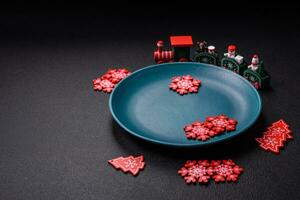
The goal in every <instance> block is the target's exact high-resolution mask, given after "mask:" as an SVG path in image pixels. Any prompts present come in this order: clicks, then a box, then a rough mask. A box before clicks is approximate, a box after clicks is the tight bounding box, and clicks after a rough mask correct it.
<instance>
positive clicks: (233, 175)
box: [211, 160, 244, 183]
mask: <svg viewBox="0 0 300 200" xmlns="http://www.w3.org/2000/svg"><path fill="white" fill-rule="evenodd" d="M211 166H212V167H213V172H214V175H213V179H214V180H215V182H217V183H218V182H225V181H228V182H229V181H233V182H236V181H237V180H238V177H239V175H240V174H241V173H242V172H243V171H244V169H243V168H241V167H240V166H238V165H236V164H235V163H234V162H233V161H232V160H223V161H220V160H217V161H215V160H213V161H211Z"/></svg>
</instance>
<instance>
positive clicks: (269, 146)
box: [256, 135, 283, 153]
mask: <svg viewBox="0 0 300 200" xmlns="http://www.w3.org/2000/svg"><path fill="white" fill-rule="evenodd" d="M256 141H257V142H259V143H260V145H259V146H260V147H261V148H263V149H265V150H267V151H272V152H274V153H279V148H280V147H283V139H282V136H281V135H276V136H275V135H264V136H263V137H262V138H256Z"/></svg>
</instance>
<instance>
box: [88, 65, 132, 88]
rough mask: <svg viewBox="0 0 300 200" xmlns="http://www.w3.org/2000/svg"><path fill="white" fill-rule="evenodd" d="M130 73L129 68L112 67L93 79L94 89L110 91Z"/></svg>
mask: <svg viewBox="0 0 300 200" xmlns="http://www.w3.org/2000/svg"><path fill="white" fill-rule="evenodd" d="M128 75H130V72H129V71H128V70H127V69H123V68H122V69H111V70H108V71H107V72H106V73H105V74H103V75H102V76H100V77H99V78H97V79H95V80H93V85H94V90H95V91H103V92H107V93H110V92H111V91H112V90H113V89H114V87H115V86H116V85H117V84H118V83H119V82H120V81H121V80H123V79H124V78H126V77H127V76H128Z"/></svg>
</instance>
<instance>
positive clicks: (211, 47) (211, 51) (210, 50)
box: [207, 45, 216, 54]
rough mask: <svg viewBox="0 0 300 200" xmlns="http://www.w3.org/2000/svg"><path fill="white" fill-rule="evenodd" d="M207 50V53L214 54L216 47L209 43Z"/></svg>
mask: <svg viewBox="0 0 300 200" xmlns="http://www.w3.org/2000/svg"><path fill="white" fill-rule="evenodd" d="M207 50H208V53H209V54H214V53H215V50H216V48H215V46H212V45H210V46H208V47H207Z"/></svg>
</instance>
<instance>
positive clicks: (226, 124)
mask: <svg viewBox="0 0 300 200" xmlns="http://www.w3.org/2000/svg"><path fill="white" fill-rule="evenodd" d="M236 124H237V121H236V120H234V119H231V118H229V117H227V116H226V115H218V116H215V117H207V118H206V126H207V127H208V128H211V129H212V130H214V131H215V132H216V133H217V134H219V133H223V132H225V131H228V132H229V131H234V130H235V128H236Z"/></svg>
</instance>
